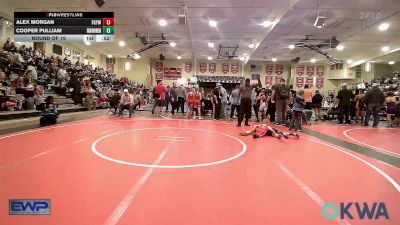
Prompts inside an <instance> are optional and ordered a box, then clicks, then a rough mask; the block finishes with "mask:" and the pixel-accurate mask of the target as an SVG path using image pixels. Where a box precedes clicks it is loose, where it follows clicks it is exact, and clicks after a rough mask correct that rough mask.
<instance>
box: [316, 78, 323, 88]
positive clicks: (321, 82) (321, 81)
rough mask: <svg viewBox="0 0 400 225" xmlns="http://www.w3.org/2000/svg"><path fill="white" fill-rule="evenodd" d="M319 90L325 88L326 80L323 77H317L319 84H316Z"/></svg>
mask: <svg viewBox="0 0 400 225" xmlns="http://www.w3.org/2000/svg"><path fill="white" fill-rule="evenodd" d="M315 86H317V88H318V89H320V88H322V87H323V86H324V78H323V77H317V82H316V84H315Z"/></svg>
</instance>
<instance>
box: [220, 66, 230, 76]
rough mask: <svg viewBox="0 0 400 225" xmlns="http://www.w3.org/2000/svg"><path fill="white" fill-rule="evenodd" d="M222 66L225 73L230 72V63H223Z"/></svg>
mask: <svg viewBox="0 0 400 225" xmlns="http://www.w3.org/2000/svg"><path fill="white" fill-rule="evenodd" d="M221 65H222V66H221V70H222V72H223V73H224V74H225V73H228V72H229V64H228V63H222V64H221Z"/></svg>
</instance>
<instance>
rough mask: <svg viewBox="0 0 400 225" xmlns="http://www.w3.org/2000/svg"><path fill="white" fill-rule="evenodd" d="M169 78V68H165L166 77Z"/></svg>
mask: <svg viewBox="0 0 400 225" xmlns="http://www.w3.org/2000/svg"><path fill="white" fill-rule="evenodd" d="M167 76H169V68H164V77H167Z"/></svg>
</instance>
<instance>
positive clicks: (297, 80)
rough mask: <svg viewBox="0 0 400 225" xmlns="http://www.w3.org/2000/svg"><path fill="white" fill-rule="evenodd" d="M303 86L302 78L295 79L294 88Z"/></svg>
mask: <svg viewBox="0 0 400 225" xmlns="http://www.w3.org/2000/svg"><path fill="white" fill-rule="evenodd" d="M303 85H304V77H296V86H297V87H298V88H301V87H303Z"/></svg>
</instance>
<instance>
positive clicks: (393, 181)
mask: <svg viewBox="0 0 400 225" xmlns="http://www.w3.org/2000/svg"><path fill="white" fill-rule="evenodd" d="M302 138H305V139H308V140H311V141H314V142H316V143H320V144H323V145H326V146H329V147H331V148H333V149H336V150H338V151H340V152H343V153H344V154H347V155H349V156H351V157H353V158H355V159H357V160H359V161H361V162H362V163H364V164H366V165H367V166H369V167H371V168H372V169H374V170H375V171H376V172H378V173H379V174H381V175H382V176H383V177H384V178H386V180H388V181H389V182H390V183H391V184H392V185H393V186H394V187H395V188H396V190H397V191H398V192H400V185H399V184H398V183H397V182H396V181H395V180H394V179H393V178H392V177H390V176H389V175H388V174H386V173H385V172H383V171H382V170H381V169H379V168H378V167H376V166H374V165H372V164H371V163H369V162H367V161H366V160H364V159H362V158H360V157H358V156H356V155H353V154H352V153H350V152H347V151H345V150H343V149H340V148H338V147H337V146H334V145H331V144H327V143H324V142H321V141H318V140H315V139H313V138H308V137H304V136H302Z"/></svg>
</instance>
